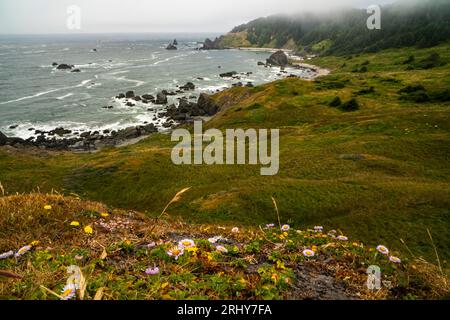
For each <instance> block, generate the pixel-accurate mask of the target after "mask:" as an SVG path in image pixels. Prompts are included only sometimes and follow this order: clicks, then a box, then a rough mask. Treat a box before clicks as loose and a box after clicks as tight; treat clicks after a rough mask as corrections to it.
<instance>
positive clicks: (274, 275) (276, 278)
mask: <svg viewBox="0 0 450 320" xmlns="http://www.w3.org/2000/svg"><path fill="white" fill-rule="evenodd" d="M270 278H271V279H272V280H273V282H277V281H278V279H279V278H280V277H279V276H278V275H277V274H276V273H272V276H271V277H270Z"/></svg>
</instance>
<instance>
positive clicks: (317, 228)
mask: <svg viewBox="0 0 450 320" xmlns="http://www.w3.org/2000/svg"><path fill="white" fill-rule="evenodd" d="M314 231H315V232H322V231H323V227H322V226H315V227H314Z"/></svg>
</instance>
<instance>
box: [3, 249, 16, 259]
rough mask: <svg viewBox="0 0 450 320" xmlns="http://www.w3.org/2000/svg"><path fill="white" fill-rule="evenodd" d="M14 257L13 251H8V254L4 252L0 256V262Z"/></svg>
mask: <svg viewBox="0 0 450 320" xmlns="http://www.w3.org/2000/svg"><path fill="white" fill-rule="evenodd" d="M13 255H14V251H12V250H11V251H8V252H4V253H2V254H0V260H2V259H7V258H9V257H12V256H13Z"/></svg>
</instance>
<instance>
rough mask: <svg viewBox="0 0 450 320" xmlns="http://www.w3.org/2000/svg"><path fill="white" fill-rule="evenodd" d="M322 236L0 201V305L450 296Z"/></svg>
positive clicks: (353, 245)
mask: <svg viewBox="0 0 450 320" xmlns="http://www.w3.org/2000/svg"><path fill="white" fill-rule="evenodd" d="M186 192H187V193H188V192H189V190H188V191H186ZM187 193H186V194H187ZM183 196H184V195H183V194H179V195H178V198H179V201H180V200H181V199H182V197H183ZM167 201H168V200H167ZM163 213H164V212H163ZM273 218H275V213H274V217H273ZM155 222H156V223H155ZM328 231H329V230H321V229H317V228H315V229H314V230H312V229H304V230H296V229H293V228H288V227H286V226H285V227H284V230H283V231H281V230H280V228H279V226H278V225H277V227H275V226H273V227H271V226H267V227H264V228H261V229H258V228H254V227H250V228H233V229H232V228H225V227H220V226H218V225H201V226H191V225H188V224H185V223H183V222H182V221H177V220H174V219H171V218H170V217H168V216H167V214H164V215H162V216H161V219H159V220H158V221H154V220H153V219H149V218H148V217H147V216H145V215H143V214H142V213H139V212H135V211H124V210H117V209H113V208H111V207H108V206H105V205H104V204H101V203H97V202H92V201H83V200H80V199H79V198H76V197H64V196H61V195H59V194H41V193H39V194H29V195H14V196H4V197H0V233H1V234H2V239H1V241H0V254H2V257H1V258H0V299H33V300H35V299H47V300H55V299H64V300H66V299H75V298H76V299H81V300H116V299H121V300H129V299H133V300H136V299H138V300H141V299H142V300H144V299H145V300H149V299H150V300H152V299H164V300H173V299H197V300H200V299H208V300H213V299H226V300H228V299H243V300H245V299H250V300H253V299H369V300H370V299H418V298H419V299H433V298H443V297H445V295H446V294H448V292H449V286H448V284H447V283H446V281H447V279H446V278H445V277H443V276H442V274H441V272H440V271H439V269H438V268H437V267H436V266H433V265H431V264H429V263H427V262H425V261H423V260H417V259H408V258H403V257H402V261H401V263H398V260H392V259H398V258H392V256H393V255H397V254H398V253H397V252H396V251H391V252H390V253H389V256H385V255H384V254H381V253H380V252H378V251H377V250H376V249H375V248H374V247H370V246H365V245H364V244H363V243H361V242H360V241H356V240H355V239H353V238H348V237H345V236H342V235H340V234H339V233H337V232H333V231H330V232H328ZM350 239H351V240H350ZM180 245H183V246H184V247H185V248H184V249H182V250H179V246H180ZM19 248H21V249H19ZM177 250H178V251H177ZM5 251H6V252H7V255H8V256H5V254H3V252H5ZM175 255H176V256H175ZM388 257H390V258H388ZM393 261H394V262H393ZM395 261H397V262H395ZM373 264H377V265H379V266H380V267H381V268H382V270H383V282H384V283H386V281H388V282H389V283H390V284H391V287H386V286H383V288H381V289H380V290H376V291H371V290H368V289H367V286H366V282H367V274H366V269H367V266H368V265H373ZM69 266H71V269H68V268H69ZM73 266H76V268H73ZM69 271H70V272H69ZM72 276H75V277H72ZM75 285H76V286H77V287H74V286H75Z"/></svg>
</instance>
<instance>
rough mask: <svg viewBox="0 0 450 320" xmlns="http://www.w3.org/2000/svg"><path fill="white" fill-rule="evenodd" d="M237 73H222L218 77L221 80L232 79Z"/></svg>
mask: <svg viewBox="0 0 450 320" xmlns="http://www.w3.org/2000/svg"><path fill="white" fill-rule="evenodd" d="M237 74H238V73H237V72H236V71H230V72H224V73H221V74H220V75H219V76H220V77H221V78H232V77H233V76H235V75H237Z"/></svg>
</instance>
